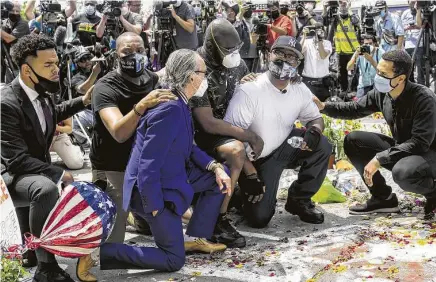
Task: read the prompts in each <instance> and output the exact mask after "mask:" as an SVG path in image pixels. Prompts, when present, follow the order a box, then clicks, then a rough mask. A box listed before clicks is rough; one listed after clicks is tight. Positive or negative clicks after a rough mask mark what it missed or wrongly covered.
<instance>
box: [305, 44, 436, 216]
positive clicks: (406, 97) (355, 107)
mask: <svg viewBox="0 0 436 282" xmlns="http://www.w3.org/2000/svg"><path fill="white" fill-rule="evenodd" d="M412 64H413V62H412V59H411V58H410V56H409V54H407V52H405V51H403V50H394V51H389V52H386V53H384V54H383V56H382V59H381V60H380V62H379V63H378V65H377V74H376V77H375V79H374V88H375V89H373V90H371V91H370V92H368V94H367V95H366V96H364V97H362V98H361V99H359V100H357V101H352V102H329V103H323V102H321V101H319V100H318V99H317V98H316V97H314V98H313V99H314V101H315V103H316V104H317V105H318V108H319V109H320V110H321V111H322V112H323V113H324V114H326V115H328V116H331V117H333V118H342V119H360V118H363V117H366V116H369V115H371V114H372V113H376V112H382V113H383V116H384V118H385V120H386V122H387V124H388V125H389V128H390V130H391V132H392V136H393V137H389V136H386V135H383V134H378V133H374V132H365V131H353V132H351V133H350V134H348V135H346V136H345V139H344V151H345V154H346V155H347V157H348V159H349V160H350V161H351V163H352V164H353V166H354V167H355V168H356V169H357V171H358V172H359V174H360V175H361V177H362V179H363V180H364V181H365V183H366V185H367V186H368V188H369V191H370V192H371V198H370V199H368V200H367V201H366V203H363V204H357V205H353V206H351V207H350V213H351V214H360V215H363V214H373V213H394V212H400V209H399V207H398V198H397V196H396V195H395V193H392V188H391V186H389V185H388V184H387V183H386V180H385V178H384V177H383V176H382V174H381V173H380V169H381V168H385V169H388V170H390V171H392V178H393V180H394V182H395V183H396V184H398V186H399V187H400V188H401V189H404V190H405V191H407V192H412V193H417V194H421V195H424V196H425V197H426V199H427V202H426V204H425V207H424V216H423V219H424V220H432V219H433V218H434V216H435V214H434V212H433V211H434V210H435V209H436V185H435V181H434V180H435V178H436V139H435V136H436V127H435V124H436V96H435V93H434V92H433V91H432V90H431V89H429V88H428V87H426V86H423V85H420V84H416V83H413V82H411V81H409V76H410V75H411V70H412Z"/></svg>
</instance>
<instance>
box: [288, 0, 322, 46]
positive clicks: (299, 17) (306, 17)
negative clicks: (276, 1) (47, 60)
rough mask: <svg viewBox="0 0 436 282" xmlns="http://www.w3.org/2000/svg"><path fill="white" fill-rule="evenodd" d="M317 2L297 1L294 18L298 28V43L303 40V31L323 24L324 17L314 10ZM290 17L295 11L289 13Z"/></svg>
mask: <svg viewBox="0 0 436 282" xmlns="http://www.w3.org/2000/svg"><path fill="white" fill-rule="evenodd" d="M315 6H316V1H305V0H303V1H297V6H296V8H295V10H296V15H295V16H293V18H294V19H295V25H296V28H297V34H296V36H295V37H296V38H297V40H298V41H300V40H301V35H302V32H303V29H304V28H305V27H306V26H308V25H311V26H313V25H315V24H316V23H322V17H321V16H318V15H317V14H316V13H315V12H314V11H313V10H314V9H315ZM288 15H291V19H292V15H293V11H290V12H288Z"/></svg>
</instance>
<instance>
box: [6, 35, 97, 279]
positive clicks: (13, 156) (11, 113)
mask: <svg viewBox="0 0 436 282" xmlns="http://www.w3.org/2000/svg"><path fill="white" fill-rule="evenodd" d="M55 48H56V45H55V43H54V41H53V40H52V39H50V38H49V37H46V36H44V35H39V36H37V35H27V36H24V37H22V38H21V39H20V40H18V42H17V43H16V44H15V45H14V47H13V48H12V51H11V54H12V57H13V60H14V61H15V63H16V64H17V65H18V66H19V69H20V74H19V76H18V77H17V78H15V79H14V80H13V81H12V83H11V84H9V85H7V86H5V88H3V89H2V93H1V137H0V140H1V163H2V167H3V166H4V167H5V169H4V171H2V175H3V177H4V179H5V181H6V183H7V185H8V189H9V191H10V193H11V197H12V200H13V201H14V205H15V207H16V208H26V207H29V206H30V212H29V215H28V216H29V224H30V232H31V233H32V234H33V235H35V236H37V237H39V236H40V235H41V231H42V228H43V225H44V223H45V221H46V219H47V217H48V215H49V213H50V211H51V210H52V208H53V207H54V205H55V203H56V201H57V199H58V198H59V191H58V187H57V185H58V184H60V183H61V182H63V184H65V185H68V184H70V183H71V182H73V181H74V179H73V176H72V175H71V173H69V172H67V171H65V170H63V169H62V168H61V167H57V166H54V165H52V164H51V158H50V153H49V148H50V144H51V142H52V139H53V135H54V132H55V129H56V124H57V123H58V122H59V121H62V120H65V119H67V118H69V117H70V116H72V115H74V114H75V113H77V112H79V111H81V110H83V109H84V108H85V106H86V105H88V104H89V103H90V102H91V92H92V89H91V91H88V93H87V94H86V95H85V96H82V97H78V98H76V99H73V100H70V101H67V102H64V103H62V104H60V105H54V103H53V99H52V97H51V96H50V95H49V94H48V93H56V92H57V91H59V68H58V63H59V60H58V56H57V54H56V50H55ZM8 180H9V181H8ZM21 223H22V222H20V225H22V224H21ZM22 231H23V230H22ZM36 257H37V259H38V268H37V270H36V273H35V277H34V281H38V282H46V281H50V282H52V281H74V280H73V279H71V278H70V276H69V275H68V274H67V273H66V272H65V271H63V270H62V269H61V268H60V267H59V266H58V264H57V262H56V259H55V257H54V255H53V254H51V253H49V252H47V251H45V250H44V249H42V248H40V249H38V250H36Z"/></svg>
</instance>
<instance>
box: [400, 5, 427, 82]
mask: <svg viewBox="0 0 436 282" xmlns="http://www.w3.org/2000/svg"><path fill="white" fill-rule="evenodd" d="M416 3H417V1H410V0H409V9H407V10H405V11H403V13H402V14H401V22H402V23H403V27H404V32H405V42H404V49H405V50H406V52H407V53H408V54H409V55H410V56H411V57H412V56H413V52H415V49H416V55H415V61H414V66H416V68H417V78H418V83H419V84H422V85H424V84H425V80H424V69H423V66H424V57H423V55H424V47H423V40H422V39H421V41H420V42H418V39H419V34H420V31H421V25H422V10H421V9H420V8H417V7H416V6H417V4H416ZM414 69H415V68H414ZM410 81H412V82H415V76H414V75H411V76H410Z"/></svg>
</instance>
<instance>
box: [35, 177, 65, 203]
mask: <svg viewBox="0 0 436 282" xmlns="http://www.w3.org/2000/svg"><path fill="white" fill-rule="evenodd" d="M33 185H35V186H37V187H36V189H35V190H34V195H32V196H33V197H34V199H35V200H40V199H44V200H48V199H50V200H57V199H58V198H59V189H58V187H57V186H56V184H55V183H54V182H53V181H51V180H49V179H46V180H41V181H37V182H35V183H33Z"/></svg>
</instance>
